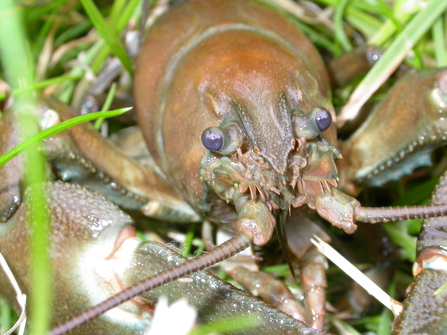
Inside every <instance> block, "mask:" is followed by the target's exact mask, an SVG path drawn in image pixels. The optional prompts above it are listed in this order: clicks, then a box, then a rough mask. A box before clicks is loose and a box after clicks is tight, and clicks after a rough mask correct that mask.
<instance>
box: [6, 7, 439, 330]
mask: <svg viewBox="0 0 447 335" xmlns="http://www.w3.org/2000/svg"><path fill="white" fill-rule="evenodd" d="M367 52H368V51H366V52H365V54H366V53H367ZM354 56H355V55H354ZM354 56H352V55H347V56H345V58H340V60H339V61H338V62H339V63H336V62H334V63H333V64H332V66H331V71H332V74H331V77H332V79H333V81H335V82H336V81H337V80H338V79H337V78H338V77H337V74H336V72H337V70H339V69H338V67H340V68H341V65H340V64H342V63H343V62H344V63H345V65H346V63H349V62H351V61H352V60H351V58H349V57H354ZM357 57H360V58H361V56H359V55H357ZM344 75H345V76H346V77H350V75H349V74H346V73H344ZM335 84H337V83H335ZM415 88H417V89H416V90H415ZM134 98H135V107H136V110H137V115H138V124H139V127H140V129H141V132H142V135H143V136H144V140H145V143H146V145H147V148H148V149H149V150H148V152H149V154H147V156H146V158H145V160H144V162H143V161H141V160H137V159H133V158H130V157H129V156H126V155H125V154H124V153H123V152H122V151H121V150H120V149H118V147H117V145H115V144H113V143H111V142H109V141H107V140H105V139H103V138H102V137H101V136H100V135H99V134H98V133H97V132H96V131H95V130H93V129H92V128H90V127H89V126H88V125H83V126H77V127H73V128H71V129H69V130H68V131H66V132H63V133H60V134H58V135H55V136H53V137H52V138H51V139H49V140H46V141H45V142H44V143H42V145H41V147H40V150H42V151H43V152H44V153H45V154H46V157H47V159H48V163H49V165H50V166H51V167H50V168H49V171H51V172H52V173H53V174H54V176H55V178H56V177H57V178H58V179H60V180H61V181H57V182H55V181H52V182H49V183H47V184H44V185H43V186H44V188H45V189H46V190H47V192H48V198H49V199H50V202H49V205H48V207H50V208H51V209H52V215H51V220H52V227H53V232H52V241H53V245H52V248H51V254H52V257H53V260H54V262H55V266H54V267H55V269H54V270H55V275H54V276H55V297H54V305H55V307H54V311H55V312H54V320H53V322H54V323H55V325H56V324H60V323H62V322H64V321H66V320H67V319H68V318H70V317H72V316H75V315H76V314H79V313H80V312H82V311H83V310H85V309H87V308H90V307H93V306H95V307H93V308H92V309H90V310H88V311H87V312H84V313H82V314H81V315H80V316H78V317H77V318H75V319H74V321H69V322H68V323H67V324H65V325H63V326H61V327H58V328H55V329H54V330H53V331H52V332H51V333H52V334H61V333H63V332H66V331H69V330H73V329H75V328H76V327H78V326H79V325H81V324H82V323H84V322H86V321H89V320H91V319H93V318H95V317H96V316H98V315H100V314H102V313H104V312H106V311H107V310H109V309H111V308H113V307H115V306H117V305H120V304H122V303H124V302H125V301H127V300H129V299H131V300H130V301H129V302H127V303H126V304H124V305H121V307H120V308H119V309H118V310H116V309H115V310H112V311H110V312H108V313H107V314H106V315H105V316H103V317H102V318H98V319H94V320H92V321H90V322H88V323H87V324H85V325H82V326H81V327H80V328H77V329H75V330H74V331H77V332H79V333H93V332H96V333H98V332H103V333H108V334H111V333H120V334H122V333H124V332H127V333H128V334H136V333H137V334H138V333H143V332H144V331H145V330H146V329H147V327H148V326H149V324H150V321H148V315H150V314H151V313H152V311H153V306H154V303H155V302H156V301H157V299H158V297H159V296H160V295H162V294H165V295H168V296H169V297H170V299H171V300H177V299H178V298H179V297H180V296H182V295H187V296H188V298H189V301H190V303H191V304H192V305H194V306H195V307H196V308H197V309H198V311H199V320H200V321H201V322H204V323H207V322H211V321H212V320H215V319H216V318H219V317H222V318H224V317H227V316H231V315H234V314H235V313H241V314H242V315H245V314H244V313H247V314H249V313H251V312H254V311H258V312H260V313H261V314H262V319H263V321H262V322H261V323H260V324H258V325H257V326H256V327H255V328H252V329H251V330H243V331H241V332H240V333H243V334H249V333H250V334H251V333H253V334H260V333H262V334H273V333H278V334H285V333H288V334H319V333H320V331H323V329H324V315H325V298H324V287H325V285H326V284H325V274H324V268H325V266H326V265H325V262H326V261H325V260H324V258H323V257H322V256H321V255H319V254H318V253H316V252H315V249H313V248H311V247H309V246H310V244H309V243H307V242H306V241H304V245H300V246H298V247H297V242H296V241H295V240H291V238H290V236H291V234H292V233H293V231H294V232H295V234H297V235H298V236H301V239H302V240H304V237H303V236H306V234H309V232H315V233H316V234H320V235H323V236H326V235H325V233H324V232H322V231H320V230H319V228H315V225H314V224H313V223H312V222H308V219H304V218H302V216H303V215H304V214H307V213H309V212H314V213H317V214H318V215H319V216H320V217H322V218H323V219H325V220H327V221H328V222H330V223H331V224H332V225H333V226H335V227H337V228H340V229H342V230H343V231H345V232H346V233H349V234H351V233H354V232H355V231H356V229H357V225H356V222H366V223H377V222H388V221H397V220H405V219H413V218H428V217H437V216H444V215H447V204H446V203H445V202H444V201H439V202H437V203H436V204H433V205H427V206H415V207H399V208H397V207H393V208H369V207H363V206H361V204H360V202H359V201H358V200H357V199H355V198H354V197H353V196H351V195H348V194H347V193H351V194H352V193H354V192H356V191H358V189H359V187H360V186H359V185H361V186H368V185H381V184H383V183H385V182H387V181H389V180H394V179H398V178H400V177H402V176H403V175H405V174H408V173H410V172H411V171H412V170H414V169H415V168H417V167H420V166H424V165H427V164H428V162H429V160H430V154H431V152H432V150H433V149H434V148H435V147H437V146H440V145H443V144H444V143H445V141H446V138H445V137H446V132H447V126H446V124H445V122H447V121H445V120H444V119H445V116H444V113H446V112H447V71H446V70H445V69H436V70H430V71H425V72H416V71H409V72H408V73H407V74H406V75H404V76H403V77H402V78H401V79H400V80H399V81H398V82H397V83H396V85H395V87H394V88H393V89H392V90H391V91H390V92H389V94H388V96H387V97H386V98H385V100H384V101H383V102H382V104H381V105H380V106H379V108H377V109H376V110H375V112H374V113H372V114H371V116H370V118H369V119H368V120H367V121H366V122H365V123H364V125H363V126H362V127H360V128H359V129H358V130H357V131H356V132H355V133H354V134H352V135H351V136H350V137H349V138H348V139H347V140H346V141H343V142H342V141H339V140H338V139H337V129H336V120H337V115H336V113H335V110H334V108H333V106H332V102H331V93H330V78H329V74H328V73H327V70H326V67H325V65H324V63H323V61H322V59H321V57H320V55H319V53H318V52H317V50H316V49H315V47H314V46H313V45H312V43H311V42H310V41H309V40H308V39H307V38H306V37H305V36H304V34H303V33H302V32H301V31H300V30H299V29H298V28H297V26H296V25H295V24H294V23H293V22H292V21H291V20H289V19H288V18H286V17H285V16H284V15H283V14H282V13H280V12H279V11H277V10H275V9H274V8H272V7H270V6H269V5H266V4H263V3H261V2H258V1H254V0H213V1H210V0H188V1H185V2H184V3H180V4H177V5H175V6H174V7H172V8H171V9H170V10H169V11H168V12H167V14H165V15H164V16H162V17H160V18H159V19H158V20H157V22H156V23H155V24H154V25H153V26H152V27H151V28H150V30H149V31H148V33H147V35H146V37H145V42H144V43H143V45H142V46H141V49H140V52H139V56H138V61H137V65H136V74H135V79H134ZM402 111H405V112H404V113H402ZM39 113H40V114H39V115H40V117H41V118H42V119H45V120H48V115H49V114H50V115H52V116H53V118H52V120H54V121H52V122H53V123H57V122H59V121H61V120H66V119H69V118H71V117H72V116H73V114H72V112H71V111H70V110H69V109H68V108H67V107H66V106H65V105H63V104H61V103H59V102H57V101H55V100H52V99H48V100H46V102H45V103H44V104H43V105H42V107H41V110H40V112H39ZM0 122H1V123H0V129H2V138H1V141H2V142H1V143H0V145H1V147H0V148H1V152H5V151H6V150H8V149H10V148H11V147H12V146H13V145H14V144H15V141H16V139H14V136H15V134H14V127H13V123H14V122H13V120H12V117H11V116H10V113H9V112H5V113H4V115H3V118H2V119H1V121H0ZM398 127H400V129H399V130H397V128H398ZM135 136H136V137H137V138H139V139H140V141H142V139H141V138H140V137H138V136H141V134H140V133H136V135H135ZM129 137H130V136H129ZM140 143H141V142H140ZM377 148H380V150H377ZM342 158H343V160H341V159H342ZM0 177H1V183H2V184H0V185H1V186H2V188H1V191H2V194H0V195H1V198H0V199H1V203H0V205H1V207H0V209H1V212H0V218H1V219H2V222H4V225H5V228H3V229H2V230H0V232H1V235H0V251H1V252H2V253H3V254H5V256H6V258H7V260H8V262H9V263H11V264H12V268H13V270H14V271H16V272H17V274H16V275H17V277H18V278H19V281H21V284H22V285H23V287H24V289H25V290H26V288H27V287H28V286H29V282H30V280H31V279H30V278H29V276H28V274H27V270H26V269H27V266H28V265H27V264H25V265H23V264H19V263H27V262H23V259H26V252H27V247H26V243H27V242H26V239H27V236H28V230H27V228H26V227H27V226H26V224H27V223H26V219H25V217H26V204H22V203H21V199H22V198H23V196H22V195H23V194H24V192H25V191H24V190H22V189H21V187H20V180H21V168H20V161H19V160H13V161H12V162H10V163H7V164H6V165H4V166H3V167H2V168H1V170H0ZM69 182H70V183H73V184H78V185H76V186H75V185H72V184H68V183H69ZM79 185H80V186H79ZM26 192H28V193H29V194H30V196H31V197H32V196H33V194H34V195H35V194H36V193H37V194H38V193H39V192H37V191H35V190H34V189H29V190H27V191H26ZM96 192H97V193H100V194H102V195H103V196H105V197H106V198H108V199H109V200H110V201H112V202H114V203H115V204H117V205H119V206H120V207H122V208H123V209H126V210H130V211H141V212H142V213H144V214H145V215H147V216H150V217H153V218H156V219H159V220H162V221H170V222H177V223H181V222H192V221H201V220H204V219H206V220H207V221H209V222H211V223H215V224H218V225H220V226H224V227H225V228H224V229H226V230H228V231H231V232H233V233H234V236H233V237H232V238H231V239H229V240H228V241H226V242H224V243H222V244H220V245H218V246H216V247H215V248H213V249H211V250H209V251H208V252H207V253H205V254H203V255H201V256H199V257H197V258H193V259H190V260H187V261H185V262H184V261H183V260H182V259H181V258H180V257H177V256H176V255H175V253H173V252H171V251H170V250H169V249H167V248H165V247H162V246H159V245H156V244H151V243H148V242H144V243H142V242H139V241H138V240H137V239H136V237H135V232H134V230H133V228H131V219H130V218H129V217H128V216H127V215H126V214H124V213H123V212H122V211H121V210H119V209H118V208H117V207H116V206H115V205H112V204H111V203H109V202H108V201H107V200H105V199H104V198H103V196H102V195H98V194H97V193H96ZM289 218H293V219H290V220H289ZM287 221H290V222H288V223H287ZM2 224H3V223H2ZM275 230H276V233H277V236H278V240H279V242H280V245H281V248H282V250H283V253H284V256H285V258H286V261H287V262H288V263H289V266H290V268H291V269H292V271H293V264H292V263H293V262H292V260H293V258H297V259H298V260H299V261H300V263H301V265H302V268H303V269H302V271H301V273H300V278H301V281H302V287H303V294H304V296H305V298H306V301H307V306H306V310H302V309H300V308H299V307H297V308H296V309H294V310H293V312H292V314H294V313H296V314H297V315H296V318H297V319H298V320H299V321H298V320H296V319H293V318H290V317H288V316H287V315H285V314H283V313H282V312H280V311H278V310H276V309H274V308H272V307H270V306H268V305H267V304H265V303H262V302H259V301H258V300H256V299H255V298H253V297H249V296H248V295H247V294H245V293H242V292H240V291H238V290H236V289H234V288H232V287H231V286H228V285H227V284H225V283H224V282H222V281H220V280H217V279H215V278H214V277H212V276H211V275H209V274H207V273H205V272H202V271H201V270H203V269H205V268H207V267H209V266H211V265H214V264H216V263H218V262H220V261H223V260H226V259H227V258H229V257H231V256H234V255H236V254H238V253H239V252H241V251H243V250H244V249H246V248H247V247H250V246H251V245H253V244H254V245H256V246H264V245H265V244H267V243H268V242H269V241H270V240H271V238H272V235H273V233H274V231H275ZM289 231H290V233H289ZM297 231H298V233H296V232H297ZM300 242H302V241H300ZM306 243H307V244H306ZM21 244H23V245H21ZM65 245H69V246H68V247H65ZM436 246H439V243H438V244H436ZM437 250H442V248H441V249H439V248H438V249H437ZM424 252H425V251H423V252H422V254H423V255H426V254H427V252H425V253H424ZM74 254H77V257H75V258H76V260H73V255H74ZM432 254H436V255H439V259H442V257H443V256H442V254H443V252H433V251H431V254H430V256H432ZM8 256H9V259H8ZM161 256H162V257H161ZM18 259H20V261H18ZM421 259H422V258H421ZM424 259H425V258H424ZM422 263H423V262H422V261H421V264H422ZM425 263H427V262H425ZM425 263H424V264H425ZM20 266H22V267H21V269H22V270H20ZM422 266H424V265H422ZM170 268H172V269H170ZM238 268H240V269H238ZM80 269H82V270H80ZM163 269H168V270H165V271H162V270H163ZM99 270H100V271H99ZM226 271H227V272H229V273H233V271H234V276H235V277H237V272H238V271H246V269H244V268H243V266H239V265H238V266H236V268H235V269H234V268H232V269H231V270H228V269H226ZM424 271H426V270H424ZM80 272H82V274H81V273H80ZM155 273H156V275H154V274H155ZM250 275H251V274H250ZM151 276H152V277H151ZM185 276H187V278H186V279H185V278H183V281H182V280H177V279H179V278H182V277H185ZM244 276H249V274H246V275H244ZM254 276H255V277H256V274H254ZM259 276H261V274H259ZM148 277H149V278H148ZM315 278H318V279H319V280H317V281H313V280H314V279H315ZM0 282H1V283H2V287H6V284H5V283H6V280H5V279H3V277H1V276H0ZM92 282H95V283H98V284H97V287H94V288H92V287H91V286H89V285H87V284H86V283H90V285H91V283H92ZM273 282H274V281H273V279H272V281H271V283H273ZM166 283H168V284H167V285H165V286H162V288H158V287H159V286H161V285H164V284H166ZM199 283H200V284H202V285H203V286H199V285H198V284H199ZM252 285H253V284H252ZM68 286H72V287H70V288H68ZM247 286H250V284H249V283H248V284H247ZM254 286H256V285H254ZM272 286H273V285H272ZM125 288H127V289H126V290H124V289H125ZM121 290H123V291H122V292H120V293H117V292H119V291H121ZM184 292H188V293H184ZM1 293H2V295H5V296H6V297H7V298H8V300H13V299H12V298H11V294H10V293H8V292H3V291H2V292H1ZM115 293H117V294H116V295H115ZM266 295H267V294H266ZM110 296H112V297H110ZM287 297H288V296H287ZM280 299H288V298H284V296H282V297H281V298H280ZM428 299H429V298H428ZM103 300H105V301H104V302H102V301H103ZM441 300H442V299H441ZM67 301H70V302H73V306H71V304H70V306H67V303H66V302H67ZM75 302H76V303H75ZM282 305H284V304H282ZM286 305H287V304H286ZM275 306H278V307H281V308H282V309H287V306H285V307H284V306H281V303H276V304H275ZM404 318H405V317H403V319H404ZM405 320H407V319H405ZM410 321H411V320H410ZM432 326H433V327H434V329H441V328H442V327H443V326H442V324H441V323H437V324H435V325H432ZM114 327H116V328H114ZM312 327H313V328H312ZM398 331H399V330H396V332H398ZM235 333H237V331H236V332H235Z"/></svg>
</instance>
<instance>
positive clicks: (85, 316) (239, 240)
mask: <svg viewBox="0 0 447 335" xmlns="http://www.w3.org/2000/svg"><path fill="white" fill-rule="evenodd" d="M251 242H252V241H251V239H250V238H249V237H248V236H247V235H245V234H241V233H238V234H237V235H235V236H234V237H233V238H232V239H230V240H228V241H226V242H224V243H222V244H221V245H219V246H217V247H215V248H214V249H213V250H211V251H210V252H208V253H205V254H202V255H200V256H199V257H197V258H193V259H190V260H187V261H186V262H185V263H183V264H180V265H179V266H176V267H174V268H171V269H167V270H164V271H162V272H160V273H158V274H156V275H154V276H152V277H149V278H147V279H145V280H143V281H141V282H138V283H136V284H134V285H132V286H130V287H128V288H127V289H125V290H124V291H121V292H120V293H118V294H116V295H114V296H112V297H110V298H109V299H107V300H105V301H103V302H102V303H100V304H99V305H96V306H95V307H92V308H90V309H89V310H87V311H85V312H84V313H82V314H80V315H78V316H76V317H74V318H73V319H71V320H68V321H67V322H65V323H64V324H62V325H60V326H57V327H56V328H53V329H52V330H51V331H50V333H49V335H61V334H65V333H66V332H69V331H71V330H73V329H75V328H77V327H79V326H80V325H82V324H84V323H86V322H87V321H89V320H91V319H93V318H95V317H97V316H99V315H101V314H103V313H105V312H107V311H108V310H110V309H112V308H114V307H116V306H118V305H120V304H122V303H123V302H125V301H127V300H129V299H132V298H134V297H135V296H137V295H140V294H142V293H144V292H146V291H149V290H152V289H154V288H156V287H159V286H161V285H163V284H166V283H168V282H171V281H173V280H175V279H178V278H180V277H183V276H186V275H188V274H191V273H193V272H197V271H200V270H203V269H205V268H207V267H209V266H211V265H214V264H216V263H219V262H221V261H223V260H224V259H227V258H229V257H232V256H234V255H236V254H237V253H239V252H241V251H243V250H245V249H246V248H248V247H249V246H250V245H251Z"/></svg>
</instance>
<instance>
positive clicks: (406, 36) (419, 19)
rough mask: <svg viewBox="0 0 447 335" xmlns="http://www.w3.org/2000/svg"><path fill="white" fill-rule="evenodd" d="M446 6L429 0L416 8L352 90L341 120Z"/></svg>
mask: <svg viewBox="0 0 447 335" xmlns="http://www.w3.org/2000/svg"><path fill="white" fill-rule="evenodd" d="M446 9H447V1H445V0H432V1H430V3H429V4H428V5H427V7H426V8H425V9H424V10H422V11H421V12H419V13H418V14H417V15H416V16H415V17H414V18H413V20H411V22H410V23H409V24H408V25H407V26H406V27H405V29H404V30H403V31H402V33H401V34H400V35H399V36H398V37H397V38H396V39H395V40H394V41H393V43H392V44H391V45H390V46H389V48H388V49H387V51H386V52H385V53H384V54H383V56H382V57H381V58H380V60H379V61H378V62H377V63H376V64H375V65H374V67H373V69H372V70H371V71H370V72H369V73H368V74H367V75H366V77H365V78H364V79H363V81H362V82H361V83H360V85H359V86H358V87H357V89H356V90H355V91H354V93H353V94H352V96H351V98H350V100H349V102H348V104H347V105H346V106H345V107H344V108H343V111H342V112H341V114H340V120H339V122H340V123H343V122H344V121H345V120H349V119H351V118H352V115H355V114H356V113H357V112H358V110H359V109H360V107H361V106H363V104H364V103H365V102H366V101H367V100H368V99H369V97H370V96H371V95H372V94H373V93H374V92H375V91H376V90H377V89H378V88H379V87H380V86H381V85H382V84H383V83H384V82H385V80H386V79H388V77H389V75H390V74H391V73H392V72H393V71H394V70H395V69H396V68H397V67H398V66H399V64H400V63H401V62H402V61H403V59H404V58H405V56H406V55H407V54H408V52H409V51H410V50H411V49H412V48H413V47H414V46H415V44H416V43H417V42H418V41H419V39H420V38H421V37H422V35H423V34H425V33H426V32H427V31H428V30H429V29H430V26H431V25H432V24H433V22H434V21H435V20H436V19H437V18H438V17H439V16H440V15H441V14H442V13H443V12H444V11H445V10H446Z"/></svg>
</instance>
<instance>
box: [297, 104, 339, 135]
mask: <svg viewBox="0 0 447 335" xmlns="http://www.w3.org/2000/svg"><path fill="white" fill-rule="evenodd" d="M292 121H293V131H294V134H295V136H296V137H297V138H300V137H305V138H306V139H308V140H310V139H313V138H315V137H317V136H318V135H320V134H321V133H322V132H324V131H325V130H326V129H328V128H329V127H330V125H331V123H332V116H331V113H329V111H328V110H326V109H324V108H321V107H318V108H314V109H312V110H311V111H310V112H308V113H304V112H303V111H301V110H294V111H293V113H292Z"/></svg>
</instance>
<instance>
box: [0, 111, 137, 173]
mask: <svg viewBox="0 0 447 335" xmlns="http://www.w3.org/2000/svg"><path fill="white" fill-rule="evenodd" d="M130 109H132V107H128V108H121V109H117V110H114V111H110V112H97V113H91V114H87V115H81V116H77V117H75V118H73V119H70V120H67V121H64V122H61V123H59V124H58V125H55V126H53V127H51V128H48V129H46V130H44V131H42V132H40V133H38V134H36V135H34V136H33V137H30V138H28V139H27V140H25V141H24V142H22V143H20V144H19V145H17V146H16V147H15V148H13V149H11V150H9V151H8V152H6V153H5V154H3V155H2V156H0V166H2V165H3V164H5V163H7V162H8V161H10V160H11V159H13V158H14V157H16V156H18V155H19V154H21V153H22V152H24V151H25V150H28V149H30V148H32V147H34V146H36V145H37V144H39V143H40V142H41V141H43V140H44V139H46V138H48V137H51V136H53V135H55V134H57V133H59V132H61V131H63V130H65V129H68V128H70V127H73V126H76V125H78V124H81V123H84V122H88V121H92V120H96V119H98V118H108V117H114V116H118V115H121V114H123V113H125V112H127V111H128V110H130Z"/></svg>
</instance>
